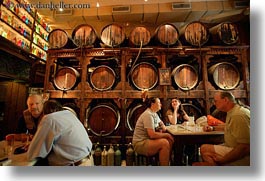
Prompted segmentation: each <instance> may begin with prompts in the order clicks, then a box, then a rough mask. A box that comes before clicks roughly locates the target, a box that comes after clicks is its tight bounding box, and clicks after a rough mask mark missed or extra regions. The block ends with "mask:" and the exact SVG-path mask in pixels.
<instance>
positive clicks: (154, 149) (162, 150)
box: [132, 98, 174, 166]
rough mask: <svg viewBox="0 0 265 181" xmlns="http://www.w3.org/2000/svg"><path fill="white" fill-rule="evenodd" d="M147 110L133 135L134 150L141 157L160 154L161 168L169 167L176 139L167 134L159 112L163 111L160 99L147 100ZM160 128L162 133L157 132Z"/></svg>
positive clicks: (140, 118) (139, 120) (138, 121)
mask: <svg viewBox="0 0 265 181" xmlns="http://www.w3.org/2000/svg"><path fill="white" fill-rule="evenodd" d="M146 102H147V109H146V110H145V111H144V112H143V113H142V114H141V115H140V116H139V118H138V120H137V122H136V126H135V129H134V133H133V140H132V143H133V146H134V150H135V151H136V152H137V153H138V154H141V155H145V156H153V155H156V154H157V153H159V163H160V166H168V165H169V160H170V156H171V150H172V145H173V142H174V138H173V136H172V135H171V134H169V133H166V132H165V131H166V127H165V125H164V123H163V121H162V120H161V119H160V118H159V116H158V114H157V112H158V111H159V110H160V109H161V103H160V99H159V98H150V99H149V98H147V99H146ZM157 127H160V128H161V129H162V130H161V131H156V128H157Z"/></svg>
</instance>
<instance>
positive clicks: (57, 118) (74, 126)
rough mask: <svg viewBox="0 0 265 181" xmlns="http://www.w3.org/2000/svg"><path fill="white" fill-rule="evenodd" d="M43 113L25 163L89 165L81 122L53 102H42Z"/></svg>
mask: <svg viewBox="0 0 265 181" xmlns="http://www.w3.org/2000/svg"><path fill="white" fill-rule="evenodd" d="M43 113H44V116H43V118H42V120H41V122H40V124H39V126H38V130H37V132H36V134H35V135H34V137H33V140H32V142H31V143H30V146H29V149H28V159H29V160H33V159H36V158H37V159H38V158H41V159H47V160H48V162H49V165H53V166H56V165H59V166H63V165H72V166H78V165H81V166H88V165H93V159H92V157H91V150H92V142H91V141H90V139H89V137H88V134H87V131H86V130H85V128H84V126H83V124H82V123H81V121H80V120H79V119H78V118H77V117H76V116H75V115H74V114H73V113H72V112H71V111H69V110H64V109H63V107H62V105H61V104H60V103H59V102H57V101H56V100H48V101H46V102H45V103H44V107H43ZM91 159H92V160H91Z"/></svg>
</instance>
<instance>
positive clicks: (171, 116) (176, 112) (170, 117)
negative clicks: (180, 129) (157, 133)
mask: <svg viewBox="0 0 265 181" xmlns="http://www.w3.org/2000/svg"><path fill="white" fill-rule="evenodd" d="M185 121H189V116H188V115H187V113H186V112H185V110H184V108H183V106H182V104H181V102H180V100H179V99H176V98H174V99H172V100H171V103H170V106H169V109H168V110H167V112H166V124H173V125H175V124H182V123H184V122H185Z"/></svg>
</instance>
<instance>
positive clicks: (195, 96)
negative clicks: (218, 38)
mask: <svg viewBox="0 0 265 181" xmlns="http://www.w3.org/2000/svg"><path fill="white" fill-rule="evenodd" d="M248 51H249V46H207V47H202V48H193V47H185V46H183V47H180V48H179V47H177V48H160V47H154V48H153V47H148V48H142V49H141V53H140V56H139V59H138V60H137V61H138V63H139V62H141V61H144V60H145V57H147V58H150V57H151V59H154V60H155V63H156V65H155V66H156V67H157V69H158V72H157V73H158V82H157V83H156V85H155V86H154V87H153V88H152V89H150V90H148V96H149V97H153V96H154V97H159V98H160V99H161V101H162V104H163V107H162V115H163V114H164V113H165V111H166V109H167V107H168V105H169V101H170V99H171V98H174V97H178V98H180V99H181V100H183V101H185V102H186V103H191V104H193V103H194V102H193V101H194V100H196V101H197V103H198V104H199V105H200V106H201V107H200V109H201V111H202V114H210V113H211V108H212V106H213V95H214V93H215V92H216V91H218V90H220V89H221V88H219V87H218V86H216V85H214V84H213V82H212V80H211V78H210V76H211V74H209V71H208V69H209V66H210V65H211V64H213V63H217V62H218V60H217V61H216V62H214V61H215V60H213V59H215V58H216V57H217V58H216V59H218V58H219V59H221V61H223V60H224V59H226V58H227V57H231V56H232V57H233V59H231V61H232V62H233V63H234V64H235V65H236V67H237V68H238V69H239V71H238V72H240V75H239V77H238V78H239V83H238V85H236V86H235V88H233V89H231V90H230V91H231V92H233V94H234V95H235V97H236V98H237V99H240V100H241V101H242V102H244V103H245V104H248V105H249V100H250V85H249V80H250V75H249V70H250V63H249V61H250V60H249V56H248V55H249V53H248ZM138 53H139V48H128V47H125V48H77V49H50V50H48V58H47V62H46V74H45V82H44V92H46V93H49V95H50V98H54V99H58V100H59V101H61V102H62V103H68V102H71V103H74V104H75V105H76V106H77V107H78V109H77V110H78V115H79V118H80V120H81V122H82V123H83V124H84V126H85V127H86V128H87V129H88V131H89V130H90V129H91V128H90V125H89V120H88V117H89V116H88V111H87V110H88V108H89V107H90V106H91V105H92V106H93V105H96V104H97V103H102V102H103V103H107V104H108V103H111V104H114V105H115V107H114V109H117V110H118V111H119V119H120V121H119V122H115V123H113V122H111V123H110V122H108V120H105V121H106V122H105V124H113V125H110V127H109V128H108V129H110V130H111V132H110V134H104V132H103V133H97V134H94V133H95V132H94V133H93V130H92V131H89V136H91V139H92V141H93V142H96V141H102V142H107V143H114V144H115V143H121V144H122V143H124V144H125V143H129V142H130V141H131V138H132V133H133V131H132V130H130V129H129V127H130V126H128V123H127V121H126V119H127V114H128V111H129V110H128V109H129V108H130V105H132V104H134V103H135V101H136V102H137V101H139V102H141V95H142V90H140V89H139V88H138V89H137V88H136V87H135V86H133V85H132V83H131V81H130V80H129V72H130V69H131V68H132V67H131V66H132V65H133V63H134V61H135V59H136V57H137V54H138ZM187 56H193V57H194V60H195V62H194V61H193V64H194V65H196V66H195V67H196V70H197V71H198V72H197V73H198V82H197V84H196V86H194V87H192V88H191V89H187V90H185V89H181V88H180V87H176V86H175V85H174V83H173V80H172V78H171V73H172V70H173V68H174V66H175V65H174V63H176V64H177V62H178V59H175V57H187ZM220 57H221V58H220ZM110 58H111V59H115V60H117V61H116V63H117V66H115V67H114V69H115V79H116V82H115V84H114V85H113V87H111V88H110V89H107V90H97V89H95V88H93V86H91V84H90V83H89V73H90V72H91V70H90V71H89V68H90V66H91V65H92V64H93V63H94V64H95V65H99V64H100V63H99V64H97V61H100V62H101V61H102V59H103V60H104V59H105V60H104V61H102V62H104V63H103V64H105V63H108V60H109V59H110ZM174 59H175V60H174ZM184 60H185V59H184ZM226 61H227V62H229V61H230V59H228V60H226ZM219 62H220V61H219ZM182 63H187V64H190V63H191V62H190V61H186V62H185V61H184V62H183V61H182ZM111 65H112V63H111ZM65 66H69V67H74V68H75V69H76V70H78V72H79V74H80V77H79V78H78V79H76V85H75V86H74V87H73V88H71V89H69V90H67V89H65V88H61V89H60V88H58V87H56V85H55V84H54V79H55V76H56V72H57V71H58V69H59V68H60V67H65ZM91 69H92V70H93V67H92V68H91ZM163 70H165V71H168V72H169V77H167V79H168V78H169V79H170V81H168V80H167V82H163V80H162V75H161V71H163ZM222 71H225V70H222ZM219 74H220V76H221V73H219ZM224 74H226V73H224ZM99 81H100V80H99ZM107 81H108V80H107ZM94 103H95V104H94ZM117 123H118V125H116V124H117ZM94 124H96V123H94ZM112 129H113V130H112ZM104 135H105V136H104Z"/></svg>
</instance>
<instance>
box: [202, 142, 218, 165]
mask: <svg viewBox="0 0 265 181" xmlns="http://www.w3.org/2000/svg"><path fill="white" fill-rule="evenodd" d="M215 155H216V153H215V150H214V145H210V144H203V145H201V156H202V159H203V161H204V162H208V163H211V164H213V165H216V164H215V162H214V157H215Z"/></svg>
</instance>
